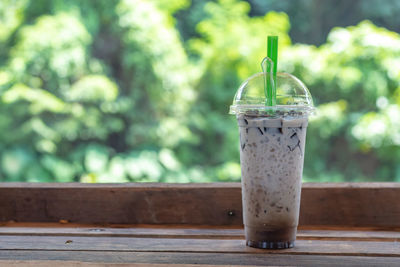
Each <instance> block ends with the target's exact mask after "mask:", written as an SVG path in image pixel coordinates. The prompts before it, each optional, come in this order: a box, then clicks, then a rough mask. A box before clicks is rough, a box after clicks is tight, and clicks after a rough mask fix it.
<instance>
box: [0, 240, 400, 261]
mask: <svg viewBox="0 0 400 267" xmlns="http://www.w3.org/2000/svg"><path fill="white" fill-rule="evenodd" d="M1 241H2V242H0V250H8V251H10V250H14V251H15V250H38V251H129V252H201V253H246V254H266V253H268V254H293V255H331V256H373V257H378V256H380V257H400V243H399V242H374V241H370V242H362V241H323V240H297V241H296V246H295V247H294V248H291V249H286V250H263V249H255V248H250V247H247V246H246V245H245V241H244V240H222V239H215V240H210V239H179V238H126V237H82V236H75V237H71V236H7V235H3V236H1Z"/></svg>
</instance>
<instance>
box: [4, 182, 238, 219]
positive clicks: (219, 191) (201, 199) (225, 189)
mask: <svg viewBox="0 0 400 267" xmlns="http://www.w3.org/2000/svg"><path fill="white" fill-rule="evenodd" d="M238 193H239V197H238V196H237V194H238ZM240 203H241V199H240V188H239V187H238V186H237V184H196V185H193V184H182V185H171V184H125V185H123V186H122V185H87V184H59V185H58V186H57V185H54V184H42V186H38V185H37V184H22V185H21V184H18V183H17V184H15V183H12V184H1V185H0V220H2V221H8V220H14V221H19V222H20V221H24V222H29V221H32V222H57V221H59V220H68V221H70V222H81V223H131V224H132V223H134V224H136V223H139V224H140V223H150V224H177V223H179V224H211V225H240V224H241V222H242V217H241V216H242V215H241V209H240V208H241V204H240ZM210 207H212V209H210Z"/></svg>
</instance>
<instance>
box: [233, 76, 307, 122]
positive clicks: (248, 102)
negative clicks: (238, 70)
mask: <svg viewBox="0 0 400 267" xmlns="http://www.w3.org/2000/svg"><path fill="white" fill-rule="evenodd" d="M264 82H265V73H263V72H260V73H257V74H254V75H253V76H251V77H250V78H248V79H247V80H246V81H244V82H243V83H242V84H241V85H240V86H239V89H238V90H237V92H236V94H235V97H234V99H233V103H232V105H231V106H230V110H229V113H230V114H236V115H239V114H246V115H264V116H296V115H297V116H298V115H309V114H311V113H312V112H313V111H314V104H313V100H312V96H311V94H310V92H309V91H308V89H307V87H306V86H305V85H304V83H302V82H301V81H300V80H299V79H298V78H296V77H295V76H293V75H291V74H289V73H282V72H278V73H277V74H276V105H274V106H268V105H267V104H266V103H267V100H268V99H267V96H266V93H265V91H264Z"/></svg>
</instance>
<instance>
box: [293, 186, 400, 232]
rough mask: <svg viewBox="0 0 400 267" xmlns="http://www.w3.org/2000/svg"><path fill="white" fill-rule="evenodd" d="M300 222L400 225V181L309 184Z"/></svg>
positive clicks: (305, 223) (380, 225)
mask: <svg viewBox="0 0 400 267" xmlns="http://www.w3.org/2000/svg"><path fill="white" fill-rule="evenodd" d="M303 192H304V193H305V194H303V195H302V198H301V207H300V210H301V211H300V214H301V215H300V222H299V223H300V225H345V226H377V227H386V226H388V227H390V226H393V227H398V226H400V202H399V201H397V200H396V199H397V198H398V196H399V193H400V183H343V184H308V185H306V186H305V187H304V190H303V191H302V193H303Z"/></svg>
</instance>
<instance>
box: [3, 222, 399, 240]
mask: <svg viewBox="0 0 400 267" xmlns="http://www.w3.org/2000/svg"><path fill="white" fill-rule="evenodd" d="M9 225H12V226H2V227H1V226H0V236H2V235H20V236H24V235H29V236H93V237H94V236H103V237H142V238H147V237H151V238H186V239H194V238H197V239H244V233H243V229H242V228H232V227H231V228H219V227H215V226H214V227H212V226H208V227H206V226H203V227H199V226H197V227H196V226H185V227H182V226H179V225H176V226H168V227H167V226H162V225H159V226H154V225H131V226H130V227H129V228H127V227H126V226H125V227H124V228H114V227H104V226H99V225H92V226H89V225H83V226H80V225H77V224H75V225H74V227H66V226H65V225H61V227H60V224H56V223H52V224H49V223H46V224H41V223H36V224H32V223H12V224H9ZM297 239H299V240H300V239H301V240H353V241H356V240H360V241H361V240H363V241H382V242H393V241H397V242H400V230H399V229H397V230H391V231H389V230H386V231H385V230H376V229H372V228H342V229H334V230H332V229H318V228H317V229H299V231H298V232H297Z"/></svg>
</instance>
